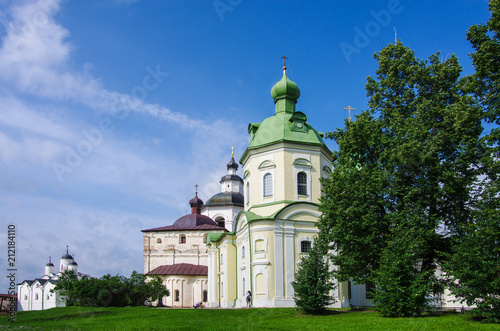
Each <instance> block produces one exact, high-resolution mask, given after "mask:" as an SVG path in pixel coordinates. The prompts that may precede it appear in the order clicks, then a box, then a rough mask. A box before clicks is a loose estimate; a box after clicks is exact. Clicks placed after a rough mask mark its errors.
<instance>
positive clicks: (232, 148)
mask: <svg viewBox="0 0 500 331" xmlns="http://www.w3.org/2000/svg"><path fill="white" fill-rule="evenodd" d="M233 156H234V147H231V157H233Z"/></svg>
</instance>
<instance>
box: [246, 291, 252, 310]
mask: <svg viewBox="0 0 500 331" xmlns="http://www.w3.org/2000/svg"><path fill="white" fill-rule="evenodd" d="M246 300H247V308H250V302H251V301H252V292H250V291H247V298H246Z"/></svg>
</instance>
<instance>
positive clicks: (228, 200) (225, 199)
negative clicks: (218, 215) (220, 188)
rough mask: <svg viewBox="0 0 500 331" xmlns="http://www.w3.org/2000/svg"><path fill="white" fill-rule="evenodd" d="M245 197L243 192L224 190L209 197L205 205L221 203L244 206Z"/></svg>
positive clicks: (219, 204) (218, 204)
mask: <svg viewBox="0 0 500 331" xmlns="http://www.w3.org/2000/svg"><path fill="white" fill-rule="evenodd" d="M244 203H245V198H244V197H243V195H242V194H240V193H236V192H222V193H217V194H216V195H214V196H213V197H211V198H210V199H208V201H207V203H206V204H205V206H221V205H236V206H240V207H243V204H244Z"/></svg>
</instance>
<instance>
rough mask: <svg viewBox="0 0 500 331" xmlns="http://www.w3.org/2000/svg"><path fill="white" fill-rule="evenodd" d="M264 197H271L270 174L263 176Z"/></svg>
mask: <svg viewBox="0 0 500 331" xmlns="http://www.w3.org/2000/svg"><path fill="white" fill-rule="evenodd" d="M264 196H265V197H271V196H273V176H272V175H271V174H270V173H267V174H265V175H264Z"/></svg>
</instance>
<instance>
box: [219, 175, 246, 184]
mask: <svg viewBox="0 0 500 331" xmlns="http://www.w3.org/2000/svg"><path fill="white" fill-rule="evenodd" d="M229 180H237V181H239V182H242V183H243V179H241V177H240V176H238V175H225V176H224V177H222V178H221V179H220V182H221V183H222V182H225V181H229Z"/></svg>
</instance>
